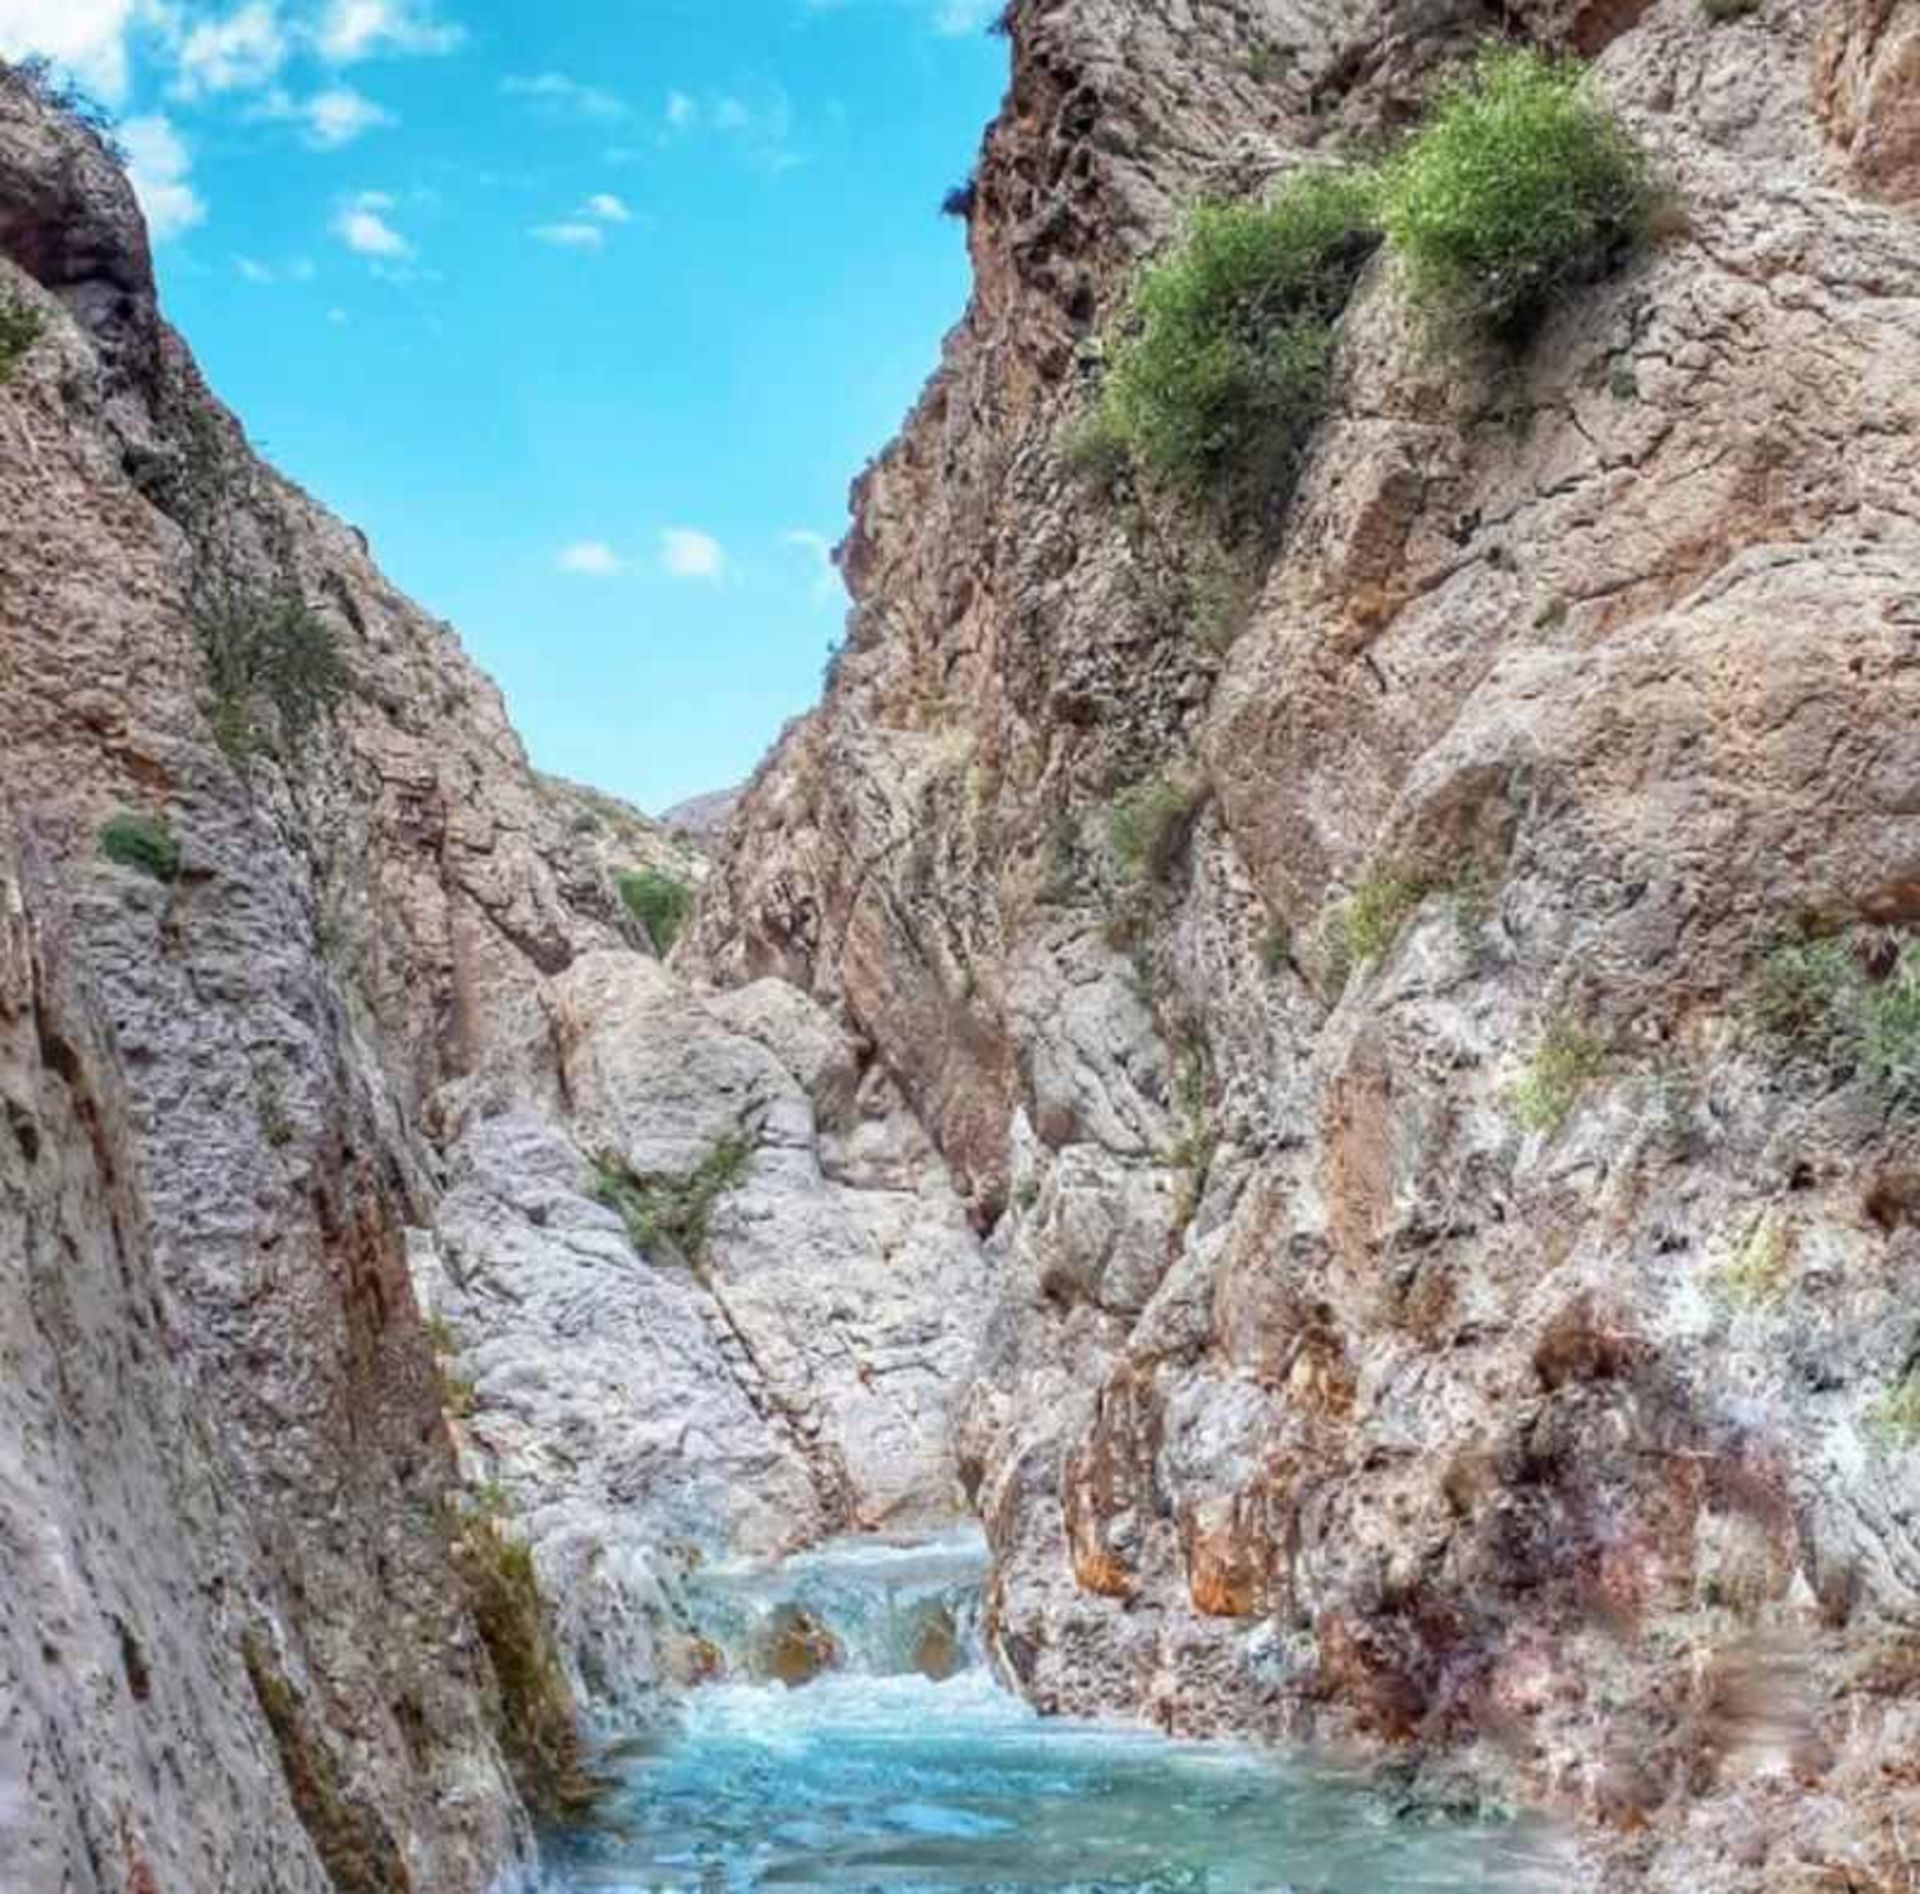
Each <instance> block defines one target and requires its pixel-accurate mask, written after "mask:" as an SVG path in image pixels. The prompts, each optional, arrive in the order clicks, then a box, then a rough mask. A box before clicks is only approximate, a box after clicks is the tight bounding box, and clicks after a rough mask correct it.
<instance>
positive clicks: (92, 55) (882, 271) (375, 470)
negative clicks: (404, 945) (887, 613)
mask: <svg viewBox="0 0 1920 1894" xmlns="http://www.w3.org/2000/svg"><path fill="white" fill-rule="evenodd" d="M997 10H998V9H997V6H996V5H994V4H992V3H991V0H543V3H542V4H540V5H537V6H535V5H529V4H526V0H518V4H514V3H513V0H219V3H218V4H206V5H203V4H199V3H198V0H0V53H7V54H18V53H20V52H22V51H28V50H41V51H46V52H48V53H50V54H52V55H54V56H56V57H57V58H59V59H61V60H63V61H64V62H65V63H66V64H67V65H68V66H69V67H70V68H71V69H72V70H73V71H74V72H75V74H76V75H77V76H78V77H79V78H80V79H81V80H82V81H83V82H84V83H85V84H87V85H88V86H89V87H90V88H91V89H92V90H93V91H94V92H95V93H96V94H97V95H99V96H101V97H102V98H103V99H104V100H105V101H106V102H107V103H108V104H109V105H111V106H112V107H113V108H114V109H115V110H116V111H117V112H118V113H119V115H120V117H121V119H122V122H123V127H124V133H125V141H126V143H127V145H128V147H129V149H130V151H131V154H132V158H133V168H134V171H135V175H136V182H137V183H138V185H139V187H140V189H141V192H142V196H143V198H144V200H145V202H146V203H147V206H148V210H149V216H150V219H151V221H152V223H153V225H154V228H155V233H156V237H157V238H158V239H159V247H158V259H159V268H160V276H161V286H162V291H163V294H164V297H165V300H166V304H167V308H168V311H169V314H170V315H171V316H172V318H173V320H174V321H175V322H176V324H178V326H179V327H180V328H181V329H182V330H183V331H184V332H185V334H186V336H187V338H188V340H189V341H190V342H191V343H192V345H193V347H194V348H195V350H196V351H197V353H198V354H199V356H200V359H201V362H202V365H203V366H204V367H205V369H206V371H207V373H208V375H209V377H210V378H211V379H212V381H213V384H214V386H215V387H216V389H217V390H218V391H219V393H220V394H221V395H222V396H223V397H224V398H225V399H226V400H227V401H228V402H229V403H230V404H231V405H232V406H233V407H234V408H235V409H236V410H237V411H238V412H239V414H240V415H241V417H242V419H243V420H244V421H245V422H246V423H247V425H248V427H249V429H250V430H251V432H252V433H253V436H254V438H255V440H256V442H257V443H258V444H259V445H260V446H261V447H262V449H263V450H264V451H265V452H266V453H267V454H268V455H269V456H270V457H272V458H273V459H274V460H275V461H276V462H277V463H278V464H279V465H280V466H281V467H282V468H283V469H284V470H285V471H286V472H287V473H289V474H290V475H292V476H293V477H294V478H295V479H297V480H299V481H301V482H302V483H303V484H304V485H306V486H307V487H309V488H310V489H311V490H312V491H313V492H314V493H315V494H316V495H317V496H318V497H319V498H320V499H322V500H323V501H325V502H326V503H327V504H328V505H329V506H331V507H333V508H334V509H335V510H336V511H338V512H340V513H341V514H343V515H344V516H345V517H346V518H348V519H350V520H352V521H353V522H354V523H355V524H356V525H358V526H360V527H361V528H362V529H363V530H365V531H366V532H367V534H368V535H369V537H370V538H371V540H372V542H373V547H374V552H375V554H376V556H377V557H378V558H379V559H380V561H381V563H382V564H383V565H384V566H385V568H386V570H387V572H388V573H389V575H390V576H391V577H392V578H393V579H394V580H395V581H396V583H398V584H399V585H400V586H401V587H402V588H403V589H405V590H406V591H408V592H409V593H411V594H412V595H413V596H414V597H415V598H417V599H418V600H419V601H420V602H421V603H422V604H423V605H424V606H425V607H426V608H427V609H428V610H430V611H433V612H435V613H437V614H440V615H442V616H444V617H446V618H448V619H450V620H452V622H453V623H454V625H455V626H456V627H457V628H458V630H459V632H460V634H461V636H462V638H463V639H464V640H465V642H466V645H467V647H468V649H469V650H470V651H471V652H472V653H473V654H474V655H475V657H476V658H477V659H478V660H479V662H480V663H481V664H483V665H484V666H485V667H486V668H487V669H488V670H489V671H491V672H492V673H493V674H494V676H495V677H497V678H498V679H499V680H500V682H501V684H502V685H503V687H504V688H505V690H506V693H507V698H508V702H509V704H510V706H511V708H512V710H513V713H514V716H515V719H516V721H517V722H518V724H519V727H520V729H521V732H522V734H523V735H524V736H525V738H526V739H527V742H528V745H529V747H530V749H531V750H532V752H533V755H534V759H535V761H536V762H537V763H539V764H540V765H541V766H542V767H544V768H547V769H552V770H557V771H560V772H561V773H563V774H567V775H571V776H576V777H580V778H584V779H586V780H588V781H591V782H594V783H597V784H599V785H601V786H603V787H605V788H608V789H612V790H615V791H617V792H619V793H621V794H624V795H627V796H630V797H632V798H633V799H634V800H636V801H638V802H640V803H641V804H642V805H643V806H645V807H649V808H654V809H658V808H661V807H664V806H666V805H667V804H669V803H671V802H673V801H675V800H678V799H679V798H681V797H683V796H687V795H691V794H693V793H695V792H697V791H700V790H704V789H711V788H716V787H719V786H722V785H724V784H727V783H729V782H734V781H738V780H739V779H740V778H742V777H743V776H744V775H745V774H746V773H747V772H748V771H749V770H750V769H751V768H752V766H753V764H754V763H755V762H756V761H757V760H758V758H759V756H760V754H761V752H762V751H763V750H764V748H765V746H766V744H767V743H768V742H769V741H770V740H771V738H772V737H773V735H774V734H775V732H776V731H777V730H778V728H779V726H780V724H781V722H782V721H783V720H784V719H785V718H786V717H788V716H790V715H792V714H793V713H794V712H796V711H799V710H801V709H804V708H805V707H806V706H807V705H808V704H809V703H811V702H812V701H813V699H814V698H815V696H816V695H817V693H818V689H819V683H820V675H821V670H822V667H823V665H824V662H825V659H826V654H827V650H828V647H829V645H830V644H831V643H832V642H833V641H834V640H835V639H836V638H837V637H838V636H839V633H840V628H841V625H840V621H841V615H842V612H843V609H844V599H843V597H842V596H841V594H840V592H839V589H838V585H837V581H836V580H835V579H834V578H833V576H832V575H831V573H830V572H829V570H828V568H827V567H826V564H825V551H826V548H827V546H828V545H829V544H830V543H831V542H832V541H834V540H836V539H837V538H838V537H839V535H840V533H841V531H842V529H843V527H844V524H845V516H846V490H847V483H848V481H849V480H850V478H851V477H852V476H853V474H854V473H855V472H857V471H858V469H859V467H860V466H861V464H862V463H863V462H864V461H865V460H866V459H867V458H868V457H869V456H870V455H871V454H872V453H873V452H875V451H876V450H877V449H878V448H879V447H880V446H881V445H882V444H883V443H884V442H885V440H886V439H887V438H888V436H889V435H890V434H891V433H892V432H893V430H894V428H895V427H896V426H897V424H898V422H899V421H900V419H901V417H902V415H903V414H904V412H905V410H906V408H907V406H908V405H909V403H910V402H911V401H912V400H913V398H914V396H915V394H916V393H917V392H918V390H919V387H920V384H921V383H922V381H923V380H924V379H925V377H926V375H927V373H928V372H929V370H930V369H931V368H932V367H933V365H934V363H935V362H936V360H937V359H938V351H939V342H940V338H941V336H942V335H943V334H944V332H945V330H946V328H947V327H948V326H949V325H950V324H951V323H952V322H953V320H954V319H955V318H956V317H957V316H958V315H959V313H960V310H961V307H962V305H963V303H964V300H965V295H966V254H965V242H964V233H963V231H962V229H961V227H960V226H959V225H958V224H956V223H954V222H952V221H951V220H948V219H945V218H942V217H941V216H939V215H938V207H939V202H940V199H941V197H942V195H943V194H944V192H945V191H946V190H947V189H948V188H949V187H950V186H951V185H953V184H955V183H957V182H959V181H960V180H961V179H962V178H963V177H965V175H966V174H967V171H968V169H969V167H970V166H971V164H972V162H973V159H974V156H975V154H976V151H977V148H978V144H979V138H980V133H981V131H982V129H983V127H984V125H985V123H986V121H987V119H988V118H989V117H990V116H991V115H992V113H993V111H994V109H995V107H996V106H997V104H998V101H999V97H1000V93H1001V91H1002V89H1003V86H1004V83H1005V77H1006V49H1005V45H1004V43H1003V42H1002V41H1000V40H998V39H994V38H992V37H990V36H989V35H988V33H987V31H986V27H987V23H988V21H989V20H990V18H991V17H992V15H993V14H994V13H995V12H996V11H997Z"/></svg>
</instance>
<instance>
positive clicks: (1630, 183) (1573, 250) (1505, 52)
mask: <svg viewBox="0 0 1920 1894" xmlns="http://www.w3.org/2000/svg"><path fill="white" fill-rule="evenodd" d="M1655 195H1656V194H1655V189H1654V183H1653V174H1652V169H1651V166H1650V165H1649V163H1648V160H1647V158H1646V155H1645V153H1644V152H1643V151H1642V150H1641V148H1640V146H1639V145H1638V144H1637V143H1636V142H1635V140H1634V138H1633V137H1632V135H1631V134H1630V133H1629V132H1628V131H1627V130H1626V129H1625V127H1624V126H1622V125H1621V124H1620V122H1619V121H1618V120H1617V119H1616V118H1615V117H1614V116H1613V114H1612V113H1611V112H1610V111H1609V110H1608V109H1607V108H1606V106H1605V105H1604V104H1602V103H1601V101H1600V100H1599V99H1598V98H1597V97H1596V96H1595V94H1594V92H1593V91H1592V89H1591V87H1590V86H1589V84H1588V81H1587V79H1586V77H1585V74H1584V72H1583V69H1582V68H1581V67H1580V66H1579V65H1577V64H1575V63H1573V62H1571V61H1565V60H1556V59H1549V58H1547V57H1545V56H1544V55H1542V54H1540V53H1535V52H1528V51H1521V50H1516V49H1512V48H1504V49H1501V50H1497V51H1490V52H1487V53H1485V54H1483V55H1482V57H1481V58H1480V60H1479V62H1478V63H1477V64H1476V65H1475V67H1474V69H1473V71H1472V73H1471V74H1470V75H1469V76H1468V77H1467V78H1466V79H1464V80H1463V81H1461V82H1460V83H1458V84H1457V85H1455V86H1454V87H1452V88H1451V89H1450V90H1449V91H1448V92H1447V93H1445V94H1444V95H1443V97H1442V98H1441V100H1440V102H1439V104H1438V105H1437V107H1436V108H1435V110H1434V112H1433V114H1432V116H1431V117H1430V118H1429V119H1428V121H1427V123H1426V124H1425V125H1424V126H1423V127H1422V128H1421V129H1420V130H1419V131H1418V132H1416V133H1415V134H1414V136H1413V137H1412V138H1411V139H1410V140H1409V141H1408V143H1407V145H1406V147H1405V148H1404V149H1403V151H1402V152H1401V153H1400V155H1399V157H1398V158H1396V159H1395V160H1394V161H1393V163H1392V164H1391V165H1390V166H1389V167H1388V170H1387V173H1386V179H1385V184H1384V188H1383V191H1382V202H1381V221H1382V223H1383V224H1384V225H1385V227H1386V231H1387V235H1388V237H1389V238H1390V239H1391V241H1392V243H1393V245H1394V248H1395V249H1396V250H1397V251H1398V252H1399V253H1400V256H1401V259H1402V262H1403V264H1404V267H1405V272H1406V283H1407V290H1408V294H1409V295H1410V297H1411V298H1412V300H1413V302H1414V304H1415V305H1416V306H1417V307H1418V308H1420V309H1421V310H1422V311H1424V312H1425V313H1426V314H1427V315H1428V316H1429V318H1430V319H1431V320H1432V321H1433V322H1434V323H1435V324H1436V325H1437V326H1439V327H1440V328H1441V329H1443V330H1453V331H1457V330H1462V329H1466V330H1477V331H1479V332H1481V333H1484V334H1489V335H1491V336H1493V337H1495V338H1497V339H1500V340H1504V341H1507V342H1518V341H1521V340H1524V338H1525V337H1526V336H1527V335H1528V334H1529V333H1530V332H1531V331H1532V329H1533V328H1534V327H1535V325H1536V324H1537V323H1538V322H1539V321H1540V319H1541V318H1542V317H1543V316H1544V315H1545V314H1546V313H1547V311H1548V310H1549V309H1551V308H1552V306H1553V305H1554V304H1555V303H1556V302H1557V301H1558V300H1559V299H1560V298H1561V297H1562V296H1564V295H1565V294H1566V293H1567V292H1568V291H1569V290H1571V289H1574V288H1576V287H1577V286H1578V285H1580V284H1582V283H1588V282H1592V281H1594V280H1596V279H1597V278H1599V277H1602V276H1604V275H1606V274H1607V273H1608V272H1609V271H1610V270H1613V269H1615V268H1617V267H1619V265H1620V264H1621V263H1623V262H1624V261H1625V260H1626V259H1627V258H1628V257H1629V256H1630V255H1631V254H1632V253H1633V252H1634V251H1635V250H1636V249H1637V248H1639V247H1640V246H1641V245H1642V244H1643V243H1644V242H1645V241H1646V240H1647V237H1648V235H1649V231H1650V227H1651V222H1652V214H1653V208H1654V202H1655Z"/></svg>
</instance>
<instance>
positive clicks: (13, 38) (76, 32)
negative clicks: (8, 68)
mask: <svg viewBox="0 0 1920 1894" xmlns="http://www.w3.org/2000/svg"><path fill="white" fill-rule="evenodd" d="M146 11H147V8H146V4H145V0H0V58H6V59H23V58H25V57H26V56H27V55H28V54H29V53H39V54H42V55H44V56H45V57H46V58H48V59H51V60H54V61H55V62H56V63H58V64H59V65H61V66H64V67H65V68H66V70H67V71H68V72H70V73H71V74H72V75H73V76H74V77H75V78H76V79H78V80H79V81H80V83H81V84H82V85H84V86H85V87H87V89H88V90H89V91H92V92H97V93H98V94H99V95H100V96H101V97H102V98H103V99H105V100H106V101H107V103H108V104H110V105H112V104H117V103H118V102H119V101H120V100H121V99H123V98H125V97H126V94H127V35H128V32H129V31H130V30H131V28H132V27H133V25H134V23H135V22H136V21H137V20H138V19H139V18H141V17H142V16H143V15H144V14H145V12H146Z"/></svg>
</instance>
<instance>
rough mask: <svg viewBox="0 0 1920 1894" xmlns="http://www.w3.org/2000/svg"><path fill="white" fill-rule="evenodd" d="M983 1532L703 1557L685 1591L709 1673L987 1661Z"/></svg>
mask: <svg viewBox="0 0 1920 1894" xmlns="http://www.w3.org/2000/svg"><path fill="white" fill-rule="evenodd" d="M986 1566H987V1549H986V1543H985V1540H984V1539H983V1538H982V1537H981V1535H980V1533H979V1531H978V1530H977V1529H974V1528H963V1529H961V1530H958V1531H956V1532H954V1533H951V1534H949V1535H947V1536H945V1537H942V1538H939V1539H933V1540H926V1541H920V1542H918V1543H898V1542H892V1541H888V1540H885V1539H859V1540H841V1541H837V1542H835V1543H833V1544H829V1545H825V1546H822V1547H819V1548H818V1549H816V1550H814V1551H811V1552H803V1553H800V1554H798V1555H796V1556H795V1557H793V1558H790V1559H786V1560H783V1561H780V1562H777V1563H767V1564H747V1563H738V1564H729V1565H720V1566H714V1567H710V1568H709V1569H707V1570H706V1571H703V1572H700V1573H698V1574H696V1575H695V1576H694V1577H693V1578H692V1579H691V1580H689V1581H688V1583H687V1585H686V1587H685V1591H684V1599H685V1606H686V1609H687V1612H688V1614H689V1616H690V1617H691V1619H692V1621H693V1624H694V1626H695V1628H696V1630H697V1632H698V1634H699V1635H700V1637H701V1638H703V1639H704V1640H705V1641H706V1642H707V1644H708V1645H709V1646H710V1648H711V1652H712V1663H711V1674H712V1675H713V1676H714V1677H716V1678H726V1679H729V1680H733V1681H749V1680H750V1681H754V1682H761V1683H783V1684H787V1685H799V1684H805V1683H810V1682H812V1681H813V1680H814V1679H815V1678H816V1677H819V1676H822V1675H824V1674H827V1673H830V1672H842V1673H846V1674H849V1675H853V1676H860V1677H906V1676H914V1675H918V1676H922V1677H926V1678H929V1679H931V1680H932V1681H934V1682H936V1683H938V1682H944V1681H945V1680H946V1679H948V1678H950V1677H954V1676H957V1675H958V1674H959V1673H960V1672H961V1671H963V1670H967V1669H970V1668H972V1667H973V1666H975V1665H977V1664H980V1663H981V1662H983V1661H984V1653H983V1650H982V1647H981V1641H980V1590H981V1582H982V1580H983V1578H984V1576H985V1573H986Z"/></svg>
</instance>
